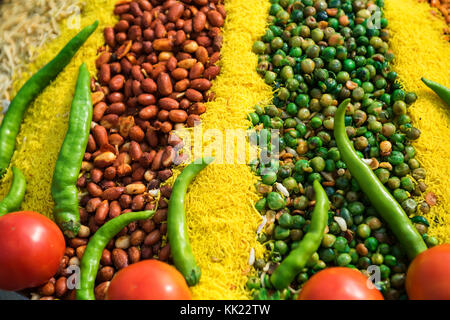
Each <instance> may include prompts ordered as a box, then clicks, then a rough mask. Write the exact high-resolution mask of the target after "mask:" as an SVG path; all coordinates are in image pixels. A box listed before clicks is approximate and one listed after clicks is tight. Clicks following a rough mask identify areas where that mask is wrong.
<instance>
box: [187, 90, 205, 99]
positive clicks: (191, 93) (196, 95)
mask: <svg viewBox="0 0 450 320" xmlns="http://www.w3.org/2000/svg"><path fill="white" fill-rule="evenodd" d="M186 98H188V99H189V100H190V101H192V102H200V101H203V95H202V93H201V92H199V91H197V90H194V89H187V90H186Z"/></svg>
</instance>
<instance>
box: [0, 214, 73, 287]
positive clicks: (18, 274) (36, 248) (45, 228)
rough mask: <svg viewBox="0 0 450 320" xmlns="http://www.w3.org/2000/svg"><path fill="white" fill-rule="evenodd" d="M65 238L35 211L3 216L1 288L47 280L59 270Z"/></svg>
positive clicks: (52, 223)
mask: <svg viewBox="0 0 450 320" xmlns="http://www.w3.org/2000/svg"><path fill="white" fill-rule="evenodd" d="M64 250H65V241H64V236H63V234H62V232H61V231H60V230H59V228H58V226H57V225H56V224H55V223H54V222H53V221H52V220H50V219H49V218H47V217H45V216H43V215H41V214H39V213H36V212H32V211H22V212H14V213H9V214H7V215H4V216H3V217H1V218H0V288H1V289H5V290H12V291H17V290H22V289H25V288H31V287H36V286H38V285H41V284H43V283H45V282H47V281H48V280H49V279H50V278H51V277H53V275H54V274H55V273H56V271H58V268H59V264H60V262H61V259H62V257H63V255H64Z"/></svg>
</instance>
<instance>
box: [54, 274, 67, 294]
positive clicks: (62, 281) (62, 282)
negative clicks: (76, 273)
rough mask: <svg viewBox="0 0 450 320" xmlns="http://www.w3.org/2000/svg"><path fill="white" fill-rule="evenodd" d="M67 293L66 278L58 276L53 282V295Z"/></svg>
mask: <svg viewBox="0 0 450 320" xmlns="http://www.w3.org/2000/svg"><path fill="white" fill-rule="evenodd" d="M66 293H67V278H66V277H60V278H58V280H56V283H55V295H56V296H57V297H62V296H64V295H65V294H66Z"/></svg>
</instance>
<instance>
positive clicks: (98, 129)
mask: <svg viewBox="0 0 450 320" xmlns="http://www.w3.org/2000/svg"><path fill="white" fill-rule="evenodd" d="M92 133H93V136H94V139H95V142H96V143H97V145H98V146H99V147H101V146H103V145H105V144H107V143H108V133H107V131H106V129H105V127H103V126H100V125H98V126H95V127H94V130H93V132H92Z"/></svg>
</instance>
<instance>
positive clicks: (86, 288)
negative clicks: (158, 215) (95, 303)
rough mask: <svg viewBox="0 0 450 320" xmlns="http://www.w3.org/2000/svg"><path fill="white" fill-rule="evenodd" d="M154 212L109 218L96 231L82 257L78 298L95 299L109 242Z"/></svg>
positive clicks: (133, 213)
mask: <svg viewBox="0 0 450 320" xmlns="http://www.w3.org/2000/svg"><path fill="white" fill-rule="evenodd" d="M154 214H155V211H140V212H129V213H124V214H122V215H120V216H118V217H116V218H114V219H111V220H109V221H108V222H106V223H105V224H104V225H103V226H101V227H100V229H98V230H97V232H95V234H94V235H93V236H92V238H91V239H90V240H89V243H88V244H87V246H86V250H85V251H84V253H83V258H82V259H81V265H80V269H81V274H80V289H77V300H95V294H94V285H95V278H96V277H97V271H98V266H99V263H100V259H101V257H102V252H103V250H104V249H105V247H106V245H107V244H108V242H109V241H110V240H111V239H112V238H113V237H114V236H115V235H116V234H118V233H119V232H120V231H121V230H122V229H123V228H124V227H126V226H127V225H128V224H130V223H131V222H133V221H137V220H145V219H150V218H151V217H152V216H153V215H154Z"/></svg>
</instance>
